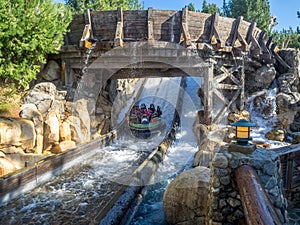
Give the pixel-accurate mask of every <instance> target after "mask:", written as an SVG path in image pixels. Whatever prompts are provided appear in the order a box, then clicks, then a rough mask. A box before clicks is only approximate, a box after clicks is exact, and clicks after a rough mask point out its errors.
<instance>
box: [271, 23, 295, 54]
mask: <svg viewBox="0 0 300 225" xmlns="http://www.w3.org/2000/svg"><path fill="white" fill-rule="evenodd" d="M272 37H273V40H274V42H275V43H276V44H277V46H278V47H279V48H282V47H289V48H298V49H300V30H299V28H297V30H296V31H294V30H293V29H292V28H291V27H290V28H289V29H288V30H286V29H283V30H282V31H280V32H279V31H274V32H273V33H272ZM287 41H288V45H287V46H284V45H285V43H286V42H287Z"/></svg>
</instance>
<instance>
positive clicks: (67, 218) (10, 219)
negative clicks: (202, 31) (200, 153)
mask: <svg viewBox="0 0 300 225" xmlns="http://www.w3.org/2000/svg"><path fill="white" fill-rule="evenodd" d="M179 84H180V79H179V78H163V79H154V78H153V79H148V81H147V82H146V84H145V89H144V91H143V92H142V95H141V98H142V101H143V102H144V103H146V104H150V103H154V104H158V105H160V106H161V109H162V110H163V120H165V121H166V123H170V122H171V121H172V117H173V115H174V111H175V108H176V104H177V96H178V92H179V89H180V88H179ZM195 89H196V88H195ZM184 101H185V102H187V103H189V107H188V108H187V110H185V111H184V116H182V118H186V119H183V120H182V130H181V132H180V134H179V135H181V136H182V137H185V138H188V137H189V135H190V134H189V132H191V130H190V131H187V130H185V129H183V127H185V126H187V125H185V121H189V122H188V123H189V125H188V126H190V124H192V122H193V117H194V116H195V115H194V114H193V113H191V112H196V111H195V109H194V108H193V106H194V103H193V101H192V100H190V99H188V98H185V99H184ZM166 132H167V131H166ZM163 136H164V135H161V137H157V138H154V137H151V138H150V139H146V140H143V139H136V138H134V137H132V136H131V135H130V134H129V133H128V134H127V135H126V136H125V135H123V136H122V137H121V140H118V141H117V142H116V143H114V144H113V145H111V146H108V147H105V148H102V149H97V150H96V152H95V155H94V156H93V157H91V158H88V159H84V160H83V162H82V163H81V164H80V165H78V166H76V167H74V168H72V169H70V170H68V171H67V172H65V173H64V174H62V175H60V176H58V177H55V178H54V180H53V181H50V182H48V183H46V184H45V185H43V186H41V187H39V188H36V189H34V190H33V191H31V192H30V193H26V194H24V195H22V196H20V197H19V198H17V199H15V200H14V201H12V202H10V203H8V204H5V205H2V206H0V224H63V223H68V224H86V223H90V222H91V221H90V220H91V219H92V218H94V217H95V216H96V215H95V214H94V213H96V212H97V211H99V210H100V208H101V207H103V204H104V203H102V201H103V202H106V201H107V200H108V199H109V198H110V197H111V195H112V194H113V191H112V190H114V189H111V188H114V187H116V186H118V184H123V183H124V182H127V180H126V177H128V176H129V175H130V174H131V173H132V172H133V171H134V170H135V169H136V168H137V167H138V165H139V164H140V163H141V160H142V158H143V157H145V156H147V155H148V154H150V152H151V149H152V148H153V147H154V146H157V144H159V142H160V140H162V138H163ZM186 140H188V139H186ZM193 140H194V139H193ZM182 146H184V145H182ZM194 147H195V146H193V144H190V143H189V144H186V145H185V146H184V149H182V152H181V153H180V151H178V152H176V154H177V157H178V158H177V161H178V163H176V164H178V165H181V164H180V163H183V164H182V166H183V167H184V165H185V163H186V162H188V161H189V159H190V158H191V157H192V155H193V152H194V149H195V148H194ZM176 154H175V155H174V157H175V156H176ZM186 155H188V157H186V158H185V159H184V156H186ZM169 158H171V155H169ZM178 159H179V160H178ZM167 163H168V162H166V165H167ZM168 167H169V169H172V170H173V173H178V171H179V170H182V168H179V167H178V168H176V166H175V165H174V164H172V165H171V164H170V166H168ZM159 179H163V180H165V178H164V177H161V178H159ZM154 182H158V181H154ZM103 191H105V192H103ZM90 209H93V210H92V211H91V210H90Z"/></svg>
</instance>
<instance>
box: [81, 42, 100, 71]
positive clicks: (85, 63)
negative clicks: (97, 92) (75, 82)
mask: <svg viewBox="0 0 300 225" xmlns="http://www.w3.org/2000/svg"><path fill="white" fill-rule="evenodd" d="M96 46H97V42H93V43H92V45H91V47H90V48H88V49H87V50H86V54H85V56H84V59H83V67H82V70H81V74H85V73H87V71H88V65H89V60H90V58H91V56H92V54H93V52H94V49H95V47H96Z"/></svg>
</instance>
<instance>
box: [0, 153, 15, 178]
mask: <svg viewBox="0 0 300 225" xmlns="http://www.w3.org/2000/svg"><path fill="white" fill-rule="evenodd" d="M16 170H17V168H16V166H15V165H14V163H13V161H11V160H10V159H8V158H6V157H3V156H0V177H2V176H4V175H6V174H8V173H12V172H14V171H16Z"/></svg>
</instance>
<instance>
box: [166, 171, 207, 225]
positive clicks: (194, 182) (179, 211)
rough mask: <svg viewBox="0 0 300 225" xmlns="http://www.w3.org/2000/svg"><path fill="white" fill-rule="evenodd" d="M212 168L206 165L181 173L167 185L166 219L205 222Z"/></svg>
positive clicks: (180, 222) (178, 222) (181, 223)
mask: <svg viewBox="0 0 300 225" xmlns="http://www.w3.org/2000/svg"><path fill="white" fill-rule="evenodd" d="M209 179H210V170H209V169H208V168H205V167H196V168H194V169H191V170H188V171H185V172H183V173H181V174H180V175H179V176H178V177H176V178H175V180H174V181H172V182H171V183H170V185H169V186H168V187H167V189H166V191H165V193H164V198H163V204H164V213H165V219H166V221H167V222H168V223H169V224H176V225H188V224H205V216H206V204H207V196H208V190H209Z"/></svg>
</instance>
